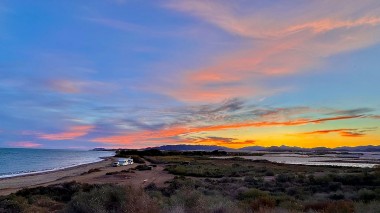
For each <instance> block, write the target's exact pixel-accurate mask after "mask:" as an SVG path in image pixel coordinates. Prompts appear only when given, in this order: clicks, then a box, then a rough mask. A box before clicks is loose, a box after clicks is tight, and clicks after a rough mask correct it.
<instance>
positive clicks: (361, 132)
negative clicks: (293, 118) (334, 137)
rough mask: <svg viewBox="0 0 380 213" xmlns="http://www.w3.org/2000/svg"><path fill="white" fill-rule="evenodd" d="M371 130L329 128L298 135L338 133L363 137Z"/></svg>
mask: <svg viewBox="0 0 380 213" xmlns="http://www.w3.org/2000/svg"><path fill="white" fill-rule="evenodd" d="M366 131H369V130H358V129H327V130H317V131H312V132H304V133H301V134H297V135H324V134H329V133H338V134H339V135H340V136H342V137H361V136H364V135H365V134H364V132H366Z"/></svg>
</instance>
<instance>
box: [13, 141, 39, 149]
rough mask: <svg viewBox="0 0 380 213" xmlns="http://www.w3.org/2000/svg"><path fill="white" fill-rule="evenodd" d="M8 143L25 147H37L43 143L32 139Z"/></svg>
mask: <svg viewBox="0 0 380 213" xmlns="http://www.w3.org/2000/svg"><path fill="white" fill-rule="evenodd" d="M8 144H9V145H10V146H13V147H24V148H37V147H41V146H42V144H39V143H34V142H31V141H20V142H10V143H8Z"/></svg>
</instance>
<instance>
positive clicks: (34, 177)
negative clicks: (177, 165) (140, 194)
mask: <svg viewBox="0 0 380 213" xmlns="http://www.w3.org/2000/svg"><path fill="white" fill-rule="evenodd" d="M114 159H115V157H103V159H102V160H101V161H99V162H94V163H89V164H82V165H77V166H74V167H69V168H65V169H60V170H55V171H48V172H41V173H35V174H26V175H21V176H14V177H7V178H1V179H0V196H2V195H9V194H11V193H15V192H17V191H19V190H21V189H23V188H34V187H39V186H48V185H55V184H62V183H65V182H72V181H75V182H78V183H88V184H106V183H110V184H117V185H132V186H136V187H138V186H146V185H147V184H149V183H155V184H157V185H158V186H163V185H165V184H166V181H168V180H171V179H172V178H173V177H174V176H173V175H171V174H169V173H168V172H167V171H165V170H164V166H163V165H159V166H157V167H156V168H154V169H152V170H149V171H132V172H128V173H125V171H126V170H130V169H133V168H134V167H136V166H137V165H139V164H138V163H135V164H133V165H128V166H119V167H112V165H111V164H112V162H113V160H114ZM110 173H111V174H112V175H109V174H110Z"/></svg>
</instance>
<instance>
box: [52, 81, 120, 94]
mask: <svg viewBox="0 0 380 213" xmlns="http://www.w3.org/2000/svg"><path fill="white" fill-rule="evenodd" d="M45 86H46V87H48V88H50V89H52V90H54V91H57V92H60V93H69V94H70V93H71V94H82V93H92V94H104V93H109V92H111V91H114V90H116V89H117V85H116V84H115V83H113V84H109V83H106V82H101V81H88V80H87V81H80V80H68V79H54V80H48V81H45Z"/></svg>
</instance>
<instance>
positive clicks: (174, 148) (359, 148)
mask: <svg viewBox="0 0 380 213" xmlns="http://www.w3.org/2000/svg"><path fill="white" fill-rule="evenodd" d="M146 149H159V150H162V151H214V150H220V151H242V152H254V151H267V152H306V151H314V152H329V151H330V152H334V151H345V152H380V146H357V147H337V148H326V147H315V148H301V147H295V146H271V147H263V146H247V147H243V148H240V149H232V148H228V147H224V146H209V145H187V144H179V145H164V146H159V147H149V148H146Z"/></svg>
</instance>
